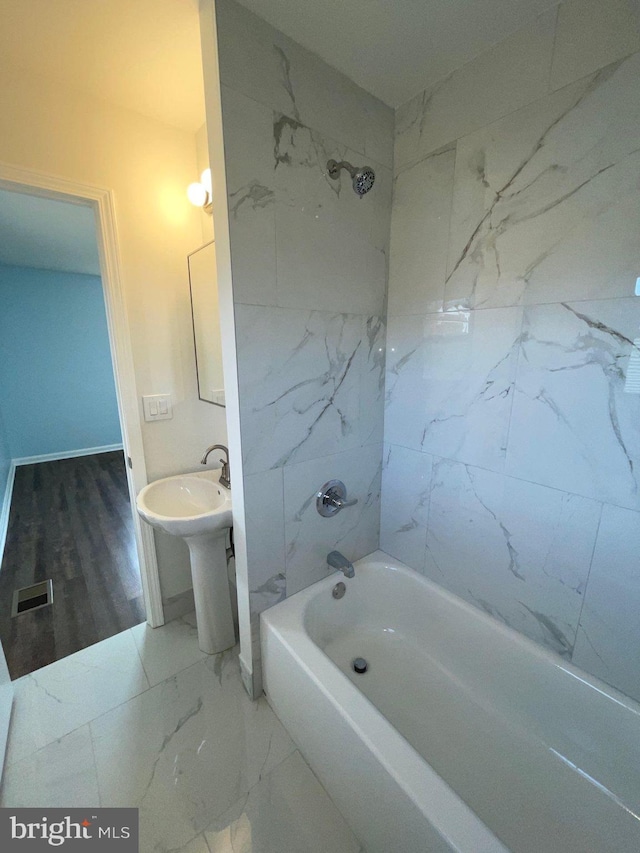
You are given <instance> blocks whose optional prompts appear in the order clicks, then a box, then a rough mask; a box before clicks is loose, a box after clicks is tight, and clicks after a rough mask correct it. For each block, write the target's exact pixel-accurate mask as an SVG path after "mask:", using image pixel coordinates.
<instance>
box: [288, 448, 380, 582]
mask: <svg viewBox="0 0 640 853" xmlns="http://www.w3.org/2000/svg"><path fill="white" fill-rule="evenodd" d="M381 455H382V446H381V445H380V444H369V445H366V446H365V447H357V448H354V449H353V450H347V451H345V452H342V453H337V454H335V455H332V456H328V457H324V458H321V459H311V460H309V461H308V462H301V463H299V464H297V465H288V466H287V467H286V468H285V470H284V485H285V489H284V495H285V504H284V516H285V540H286V558H285V559H286V576H287V580H286V588H287V595H293V594H294V593H296V592H298V591H299V590H301V589H304V588H305V587H307V586H309V585H310V584H312V583H314V582H315V581H317V580H320V579H321V578H324V577H326V576H327V575H328V574H330V573H331V572H332V571H334V570H333V569H330V568H329V567H328V566H327V554H328V553H329V551H332V550H334V549H335V548H337V549H339V550H340V551H341V552H342V553H343V554H344V555H345V557H347V558H348V559H350V560H351V561H352V562H353V561H354V560H358V559H359V558H360V557H364V556H365V554H370V553H371V552H372V551H375V550H376V548H377V547H378V541H379V535H380V488H381V467H382V466H381V461H380V460H381ZM332 479H340V480H342V481H343V482H344V484H345V485H346V487H347V491H348V495H349V497H350V498H357V499H358V503H357V504H356V505H355V506H351V507H347V508H345V509H344V510H342V511H341V512H339V513H338V514H337V515H335V516H333V517H331V518H323V517H322V516H320V515H319V514H318V512H317V510H316V492H317V490H318V488H319V487H320V486H322V484H323V483H325V482H327V480H332Z"/></svg>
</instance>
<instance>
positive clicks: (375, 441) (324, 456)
mask: <svg viewBox="0 0 640 853" xmlns="http://www.w3.org/2000/svg"><path fill="white" fill-rule="evenodd" d="M379 444H380V439H378V438H370V439H366V440H365V441H361V442H359V443H357V444H353V445H352V446H350V447H342V448H340V449H338V450H334V451H332V452H331V453H319V454H318V455H317V456H308V457H307V456H305V458H304V459H296V460H295V461H289V462H285V463H284V464H283V465H269V466H268V467H266V468H256V469H255V470H254V469H253V468H252V470H251V473H250V474H249V475H248V476H250V477H254V476H256V475H257V474H265V473H266V472H267V471H288V470H291V469H292V468H295V467H296V465H305V464H307V463H308V462H319V461H321V460H323V459H326V460H327V461H330V460H331V459H334V458H335V457H336V456H342V455H343V454H344V453H353V452H355V451H357V450H364V449H365V448H367V447H375V446H376V445H379Z"/></svg>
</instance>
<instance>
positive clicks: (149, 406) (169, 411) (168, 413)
mask: <svg viewBox="0 0 640 853" xmlns="http://www.w3.org/2000/svg"><path fill="white" fill-rule="evenodd" d="M142 406H143V408H144V419H145V421H168V420H170V419H171V418H172V417H173V405H172V403H171V394H147V395H146V396H144V397H143V398H142Z"/></svg>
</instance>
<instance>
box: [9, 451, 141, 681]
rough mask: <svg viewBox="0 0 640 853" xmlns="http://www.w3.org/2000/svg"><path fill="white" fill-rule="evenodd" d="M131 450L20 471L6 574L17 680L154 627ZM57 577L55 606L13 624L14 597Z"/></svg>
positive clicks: (12, 659)
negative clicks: (127, 457)
mask: <svg viewBox="0 0 640 853" xmlns="http://www.w3.org/2000/svg"><path fill="white" fill-rule="evenodd" d="M124 465H125V463H124V456H123V453H122V451H116V452H113V453H100V454H96V455H94V456H80V457H78V458H76V459H62V460H59V461H55V462H41V463H39V464H37V465H20V466H18V468H17V469H16V477H15V483H14V487H13V498H12V501H11V511H10V515H9V527H8V531H7V541H6V545H5V550H4V557H3V560H2V567H1V569H0V639H1V640H2V645H3V647H4V653H5V655H6V658H7V663H8V666H9V672H10V673H11V677H12V679H16V678H19V677H20V676H21V675H25V674H27V673H29V672H33V671H34V670H36V669H39V668H40V667H42V666H46V665H47V664H49V663H52V662H53V661H55V660H58V659H60V658H62V657H66V656H67V655H70V654H72V653H73V652H77V651H79V650H80V649H83V648H85V647H86V646H90V645H92V644H93V643H96V642H98V640H104V639H106V638H107V637H112V636H113V635H114V634H117V633H119V632H120V631H124V630H125V629H127V628H131V627H132V626H133V625H137V624H139V623H140V622H144V620H145V613H144V605H143V601H142V586H141V581H140V572H139V568H138V558H137V554H136V546H135V538H134V532H133V519H132V516H131V506H130V503H129V493H128V490H127V480H126V473H125V467H124ZM47 578H51V579H52V581H53V604H52V605H50V606H48V607H44V608H42V609H40V610H34V611H32V612H26V613H21V614H20V615H19V616H16V617H14V618H13V619H12V618H11V602H12V598H13V591H14V590H15V589H19V588H22V587H25V586H30V585H31V584H33V583H37V582H38V581H43V580H46V579H47Z"/></svg>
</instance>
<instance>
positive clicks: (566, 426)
mask: <svg viewBox="0 0 640 853" xmlns="http://www.w3.org/2000/svg"><path fill="white" fill-rule="evenodd" d="M639 51H640V34H639V32H638V22H637V18H636V17H634V13H633V8H632V4H631V3H630V2H627V0H567V2H565V3H562V4H560V5H559V6H558V7H557V8H555V9H553V10H551V11H549V12H547V13H545V14H543V15H542V16H540V18H538V20H537V21H536V22H535V23H534V24H532V25H531V26H528V27H526V28H524V29H523V30H521V31H520V32H519V33H516V34H515V35H513V36H511V37H510V38H509V39H507V40H505V41H504V42H502V43H501V44H499V45H497V46H496V47H495V48H493V49H492V50H491V51H489V52H487V53H485V54H484V55H483V56H481V57H479V58H478V59H477V60H474V62H472V63H470V64H469V65H467V66H465V67H464V68H462V69H460V70H459V71H456V72H455V73H454V74H452V75H450V76H449V77H448V78H447V79H446V80H444V81H442V82H441V83H440V84H438V85H436V86H434V87H433V88H432V89H431V90H429V91H426V92H423V93H420V94H419V95H418V96H417V97H415V98H413V99H412V100H411V101H410V102H409V103H407V104H405V105H404V106H402V107H401V108H399V109H398V110H397V113H396V146H395V185H394V197H393V213H392V224H391V249H390V274H389V296H388V335H387V362H386V409H385V432H384V440H385V446H384V456H383V475H382V518H381V547H382V549H383V550H385V551H387V552H388V553H390V554H392V555H394V556H396V557H397V558H398V559H401V560H403V561H404V562H406V563H408V564H409V565H411V566H412V567H414V568H415V569H417V570H419V571H421V572H424V573H425V574H426V575H428V576H429V577H430V578H432V579H433V580H435V581H436V582H439V583H441V584H442V585H443V586H445V587H447V588H448V589H450V590H452V591H453V592H455V593H457V594H458V595H461V596H462V597H464V598H465V599H467V600H468V601H470V602H472V603H474V604H476V605H477V606H478V607H480V608H482V609H484V610H486V611H487V612H489V613H491V614H492V615H494V616H495V617H497V618H498V619H500V620H502V621H504V622H506V623H507V624H509V625H511V626H512V627H514V628H516V629H517V630H519V631H521V632H523V633H524V634H526V635H527V636H529V637H531V638H533V639H534V640H536V641H538V642H540V643H542V644H544V645H545V646H547V647H549V648H551V649H553V650H554V651H556V652H557V653H559V654H560V655H562V656H563V657H564V658H565V659H567V660H572V661H573V662H574V663H576V664H577V665H578V666H581V667H583V668H584V669H586V670H588V671H589V672H591V673H593V674H594V675H596V676H598V677H600V678H602V679H603V680H604V681H606V682H608V683H609V684H612V685H613V686H615V687H617V688H619V689H620V690H622V691H623V692H625V693H627V694H628V695H630V696H632V697H634V698H636V699H640V663H639V662H638V658H637V655H636V654H635V646H636V645H637V643H638V641H639V639H640V617H639V616H638V614H640V534H639V533H638V531H639V530H640V493H639V485H640V478H639V477H640V475H639V473H638V472H639V471H640V297H639V296H638V295H636V289H637V285H636V280H639V281H640V279H638V277H639V276H640V240H639V238H638V235H639V234H640V53H639Z"/></svg>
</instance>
